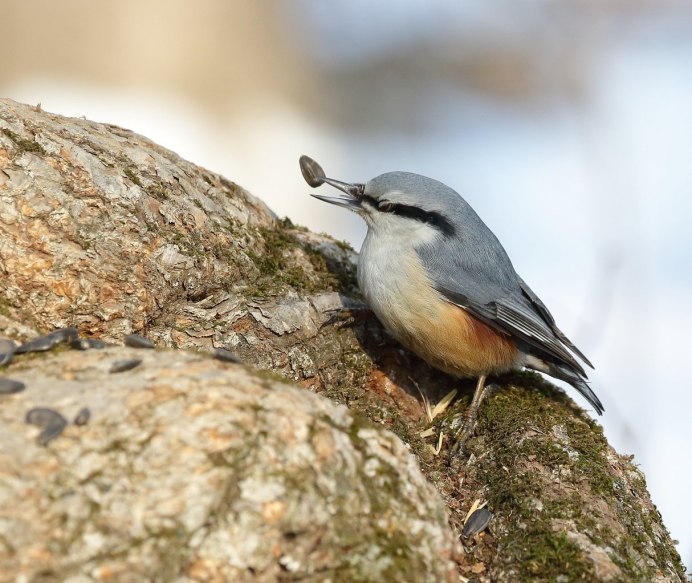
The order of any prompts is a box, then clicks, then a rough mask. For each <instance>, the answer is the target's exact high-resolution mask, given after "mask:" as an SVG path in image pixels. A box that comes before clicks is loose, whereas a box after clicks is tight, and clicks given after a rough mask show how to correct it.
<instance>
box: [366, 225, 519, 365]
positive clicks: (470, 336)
mask: <svg viewBox="0 0 692 583" xmlns="http://www.w3.org/2000/svg"><path fill="white" fill-rule="evenodd" d="M358 283H359V286H360V289H361V291H362V293H363V295H364V296H365V299H366V300H367V302H368V304H369V306H370V308H371V309H372V310H373V311H374V312H375V314H376V315H377V317H378V318H379V320H380V321H381V322H382V324H383V325H384V326H385V328H387V330H388V331H389V332H390V333H391V334H392V336H394V337H395V338H396V339H397V340H398V341H399V342H401V343H402V344H403V345H404V346H406V347H407V348H409V349H410V350H412V351H413V352H415V353H416V354H418V356H420V357H421V358H423V359H424V360H426V361H427V362H428V363H430V364H431V365H432V366H434V367H436V368H439V369H441V370H444V371H445V372H448V373H451V374H455V375H459V376H479V375H481V374H488V373H497V372H503V371H506V370H509V369H511V368H513V367H515V366H519V365H520V362H519V360H520V354H519V351H518V350H517V348H516V346H515V344H514V342H512V341H511V339H510V338H508V337H507V336H504V335H501V334H499V333H498V332H495V331H494V330H493V329H492V328H490V327H489V326H487V325H486V324H484V323H482V322H480V321H479V320H477V319H476V318H475V317H473V316H471V315H470V314H468V313H467V312H466V311H465V310H463V309H462V308H460V307H458V306H456V305H454V304H451V303H449V302H448V301H446V300H445V299H444V298H443V297H442V296H441V295H440V293H439V292H438V291H437V290H435V289H434V288H433V286H432V285H431V282H430V279H429V278H428V277H427V275H426V273H425V270H424V269H423V266H422V264H421V262H420V258H419V256H418V254H417V253H416V252H415V251H414V250H411V251H409V252H402V251H401V250H397V251H396V252H394V250H392V249H387V248H386V247H385V246H382V245H377V246H373V245H368V239H367V238H366V241H365V243H364V244H363V249H362V250H361V257H360V260H359V264H358Z"/></svg>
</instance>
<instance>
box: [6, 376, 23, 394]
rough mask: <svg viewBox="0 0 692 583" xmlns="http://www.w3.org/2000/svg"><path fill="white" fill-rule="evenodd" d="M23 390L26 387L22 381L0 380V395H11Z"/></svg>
mask: <svg viewBox="0 0 692 583" xmlns="http://www.w3.org/2000/svg"><path fill="white" fill-rule="evenodd" d="M24 389H26V385H25V384H24V383H23V382H22V381H13V380H12V379H0V395H13V394H14V393H21V392H22V391H23V390H24Z"/></svg>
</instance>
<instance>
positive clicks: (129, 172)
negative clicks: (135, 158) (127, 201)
mask: <svg viewBox="0 0 692 583" xmlns="http://www.w3.org/2000/svg"><path fill="white" fill-rule="evenodd" d="M123 174H124V175H125V176H127V177H128V178H129V179H130V180H131V181H132V182H134V183H135V184H136V185H137V186H139V187H140V188H141V187H142V182H141V180H140V179H139V176H137V172H135V168H134V167H132V166H126V167H125V168H124V169H123Z"/></svg>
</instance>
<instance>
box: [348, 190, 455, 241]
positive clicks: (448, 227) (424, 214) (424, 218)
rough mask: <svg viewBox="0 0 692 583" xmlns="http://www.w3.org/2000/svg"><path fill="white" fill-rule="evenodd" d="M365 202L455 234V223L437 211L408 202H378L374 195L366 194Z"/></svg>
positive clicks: (385, 211) (384, 210) (382, 210)
mask: <svg viewBox="0 0 692 583" xmlns="http://www.w3.org/2000/svg"><path fill="white" fill-rule="evenodd" d="M361 200H363V201H364V202H367V203H369V204H370V205H372V206H374V207H375V208H377V209H378V210H379V211H380V212H383V213H392V214H394V215H399V216H401V217H408V218H409V219H414V220H416V221H421V222H422V223H427V224H428V225H432V226H433V227H435V228H437V229H439V230H440V231H442V232H443V233H445V234H446V235H453V234H454V225H452V223H451V222H449V221H448V220H447V219H446V218H445V217H444V216H442V214H440V213H438V212H435V211H424V210H423V209H420V208H418V207H415V206H410V205H406V204H396V203H393V202H389V201H382V202H378V201H377V200H375V199H374V198H373V197H372V196H367V195H364V196H363V197H362V199H361Z"/></svg>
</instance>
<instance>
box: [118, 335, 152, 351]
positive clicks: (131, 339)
mask: <svg viewBox="0 0 692 583" xmlns="http://www.w3.org/2000/svg"><path fill="white" fill-rule="evenodd" d="M125 346H130V347H132V348H156V345H155V344H154V343H153V342H152V341H151V340H149V339H148V338H145V337H144V336H140V335H139V334H128V335H127V336H125Z"/></svg>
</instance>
